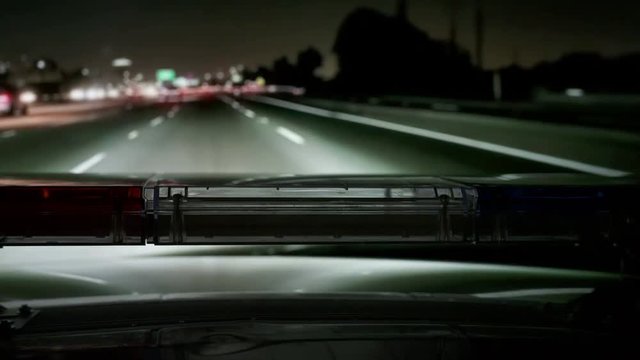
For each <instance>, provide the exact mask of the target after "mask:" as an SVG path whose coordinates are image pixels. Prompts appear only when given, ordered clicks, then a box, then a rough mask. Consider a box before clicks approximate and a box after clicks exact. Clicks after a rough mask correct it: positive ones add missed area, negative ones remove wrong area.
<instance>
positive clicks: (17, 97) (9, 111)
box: [0, 84, 35, 116]
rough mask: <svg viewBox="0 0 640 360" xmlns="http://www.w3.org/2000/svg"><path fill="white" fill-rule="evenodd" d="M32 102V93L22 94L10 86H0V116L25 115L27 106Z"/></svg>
mask: <svg viewBox="0 0 640 360" xmlns="http://www.w3.org/2000/svg"><path fill="white" fill-rule="evenodd" d="M33 101H35V94H33V92H22V91H20V89H18V88H17V87H14V86H12V85H8V84H0V115H11V116H23V115H26V114H27V113H28V112H29V104H30V103H32V102H33Z"/></svg>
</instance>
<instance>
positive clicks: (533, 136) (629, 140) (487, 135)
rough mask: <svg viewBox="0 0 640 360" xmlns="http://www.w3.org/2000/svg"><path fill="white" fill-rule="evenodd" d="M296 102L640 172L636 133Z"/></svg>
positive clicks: (452, 113)
mask: <svg viewBox="0 0 640 360" xmlns="http://www.w3.org/2000/svg"><path fill="white" fill-rule="evenodd" d="M300 102H301V103H303V104H308V105H311V106H316V107H320V108H324V109H329V110H334V111H342V112H346V113H352V114H358V115H362V116H368V117H372V118H376V119H385V120H388V121H392V122H394V123H400V124H405V125H409V126H414V127H417V128H420V127H428V128H429V129H430V130H434V131H439V132H443V133H447V134H452V135H458V136H464V137H468V138H473V139H477V140H482V141H488V142H491V143H495V144H501V145H506V146H511V147H516V148H519V149H524V150H529V151H534V152H538V153H545V154H551V155H555V156H559V157H563V158H569V159H573V160H576V161H581V162H585V163H590V164H594V165H600V166H606V167H614V168H616V169H622V170H627V171H631V172H636V173H637V172H639V171H638V170H640V135H638V134H637V133H632V132H625V131H621V130H617V129H605V128H590V127H586V126H579V124H578V125H572V124H551V123H545V122H541V121H533V120H523V119H514V118H508V117H498V116H489V115H479V114H470V113H461V112H457V111H453V109H449V111H432V110H425V109H407V108H398V107H389V106H380V105H370V104H355V103H348V102H342V101H330V100H320V99H301V101H300ZM443 110H445V109H443ZM595 149H597V151H594V150H595Z"/></svg>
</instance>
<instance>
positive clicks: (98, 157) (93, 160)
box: [70, 153, 107, 174]
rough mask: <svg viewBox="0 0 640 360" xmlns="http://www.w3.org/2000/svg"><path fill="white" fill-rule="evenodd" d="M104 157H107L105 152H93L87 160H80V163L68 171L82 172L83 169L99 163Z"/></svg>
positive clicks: (73, 172)
mask: <svg viewBox="0 0 640 360" xmlns="http://www.w3.org/2000/svg"><path fill="white" fill-rule="evenodd" d="M106 157H107V154H105V153H98V154H95V155H93V156H92V157H90V158H88V159H87V160H85V161H83V162H81V163H80V164H78V166H76V167H74V168H73V169H71V171H70V172H71V173H72V174H82V173H84V172H85V171H87V170H89V169H91V168H92V167H94V166H96V165H98V163H100V162H101V161H102V160H104V158H106Z"/></svg>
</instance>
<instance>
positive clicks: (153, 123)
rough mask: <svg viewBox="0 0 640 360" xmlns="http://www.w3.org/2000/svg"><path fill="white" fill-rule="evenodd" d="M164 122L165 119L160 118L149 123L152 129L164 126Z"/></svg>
mask: <svg viewBox="0 0 640 360" xmlns="http://www.w3.org/2000/svg"><path fill="white" fill-rule="evenodd" d="M163 122H164V118H163V117H162V116H159V117H157V118H155V119H153V120H151V121H150V122H149V124H150V125H151V127H156V126H158V125H160V124H162V123H163Z"/></svg>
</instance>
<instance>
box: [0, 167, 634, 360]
mask: <svg viewBox="0 0 640 360" xmlns="http://www.w3.org/2000/svg"><path fill="white" fill-rule="evenodd" d="M0 184H2V185H1V186H0V215H1V216H0V229H1V231H2V235H3V237H2V245H3V248H1V249H0V259H1V260H2V261H0V284H2V287H1V289H0V321H1V323H2V326H1V327H0V357H1V358H3V359H27V360H30V359H78V358H92V359H95V358H98V359H102V358H105V359H106V358H118V359H141V358H144V359H174V358H178V359H229V360H232V359H233V360H235V359H265V358H268V359H296V360H297V359H300V358H301V357H311V358H312V359H319V360H324V359H356V360H358V359H363V360H365V359H372V358H375V359H398V358H401V359H423V358H425V356H427V357H433V358H437V359H485V358H486V359H514V358H518V359H540V358H541V357H543V356H545V355H548V354H553V357H552V358H564V357H567V358H577V359H599V358H615V359H627V358H628V359H632V358H634V357H633V356H630V354H631V353H629V352H627V349H629V348H630V347H631V346H633V345H635V343H636V341H637V338H638V336H640V332H639V331H638V327H637V323H638V321H640V306H639V305H640V291H639V290H640V287H639V285H640V278H639V277H638V269H640V266H639V265H640V260H639V259H640V258H639V257H638V254H640V251H639V250H640V247H639V246H638V244H637V235H638V225H637V224H638V219H639V217H638V215H639V212H638V208H637V206H636V204H637V203H638V200H640V188H639V187H638V186H637V185H636V184H635V183H634V182H633V181H631V180H629V181H624V182H620V181H609V182H607V181H603V180H602V179H600V178H595V177H589V176H556V177H554V180H553V181H549V179H547V181H546V183H544V184H543V183H541V182H540V181H539V180H537V178H536V177H535V176H531V177H527V178H521V179H519V180H518V181H515V182H513V181H510V180H505V179H500V178H460V177H458V178H453V177H452V178H446V179H445V178H434V177H408V176H403V177H398V176H394V177H390V176H384V177H382V176H377V177H373V176H359V177H345V176H332V177H331V176H307V177H291V176H288V177H267V176H263V177H252V178H244V177H233V176H228V177H221V176H217V177H210V176H202V175H201V176H195V175H190V176H187V175H180V176H171V175H166V174H163V175H154V176H142V175H138V176H135V177H127V178H119V177H75V176H71V177H70V176H61V175H56V176H49V177H34V176H22V177H6V176H5V177H3V178H2V179H0ZM68 245H75V246H71V247H70V246H68ZM78 245H82V246H78ZM134 245H138V246H134ZM145 245H146V246H145ZM151 245H153V246H151ZM445 354H446V356H445Z"/></svg>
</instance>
